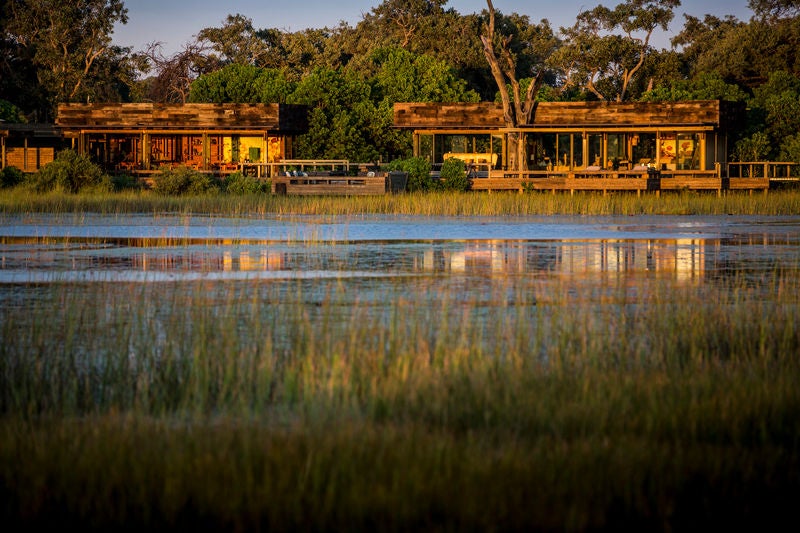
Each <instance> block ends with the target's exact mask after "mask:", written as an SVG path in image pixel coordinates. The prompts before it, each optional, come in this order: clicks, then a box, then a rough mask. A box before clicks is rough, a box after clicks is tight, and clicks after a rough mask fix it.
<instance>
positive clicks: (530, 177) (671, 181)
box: [470, 171, 770, 195]
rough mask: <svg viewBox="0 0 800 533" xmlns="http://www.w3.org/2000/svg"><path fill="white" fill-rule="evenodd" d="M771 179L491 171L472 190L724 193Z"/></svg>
mask: <svg viewBox="0 0 800 533" xmlns="http://www.w3.org/2000/svg"><path fill="white" fill-rule="evenodd" d="M769 181H770V180H769V178H727V177H721V176H719V175H717V173H715V172H714V171H706V172H702V171H688V172H687V171H684V172H680V171H678V172H661V173H652V174H648V173H647V172H631V171H621V172H614V171H600V172H585V171H581V172H568V173H561V174H542V173H525V174H524V175H523V176H522V177H520V176H519V174H517V175H513V176H510V175H508V174H504V173H503V172H492V173H491V175H490V177H488V178H473V179H471V180H470V182H471V184H472V187H471V189H472V190H473V191H489V192H492V191H517V192H524V191H549V192H552V193H556V192H569V193H575V192H576V191H594V192H602V193H604V194H605V193H609V192H617V191H620V192H622V191H627V192H636V193H637V195H641V193H642V192H653V193H656V194H659V193H660V192H661V191H683V190H687V191H713V192H716V193H717V194H722V192H723V191H734V190H745V191H751V192H752V191H763V192H766V191H767V190H768V189H769Z"/></svg>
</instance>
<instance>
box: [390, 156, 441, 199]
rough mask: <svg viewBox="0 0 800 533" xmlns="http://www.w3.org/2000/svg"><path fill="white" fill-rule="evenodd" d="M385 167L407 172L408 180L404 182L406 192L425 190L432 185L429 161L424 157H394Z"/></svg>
mask: <svg viewBox="0 0 800 533" xmlns="http://www.w3.org/2000/svg"><path fill="white" fill-rule="evenodd" d="M387 168H388V170H390V171H391V170H399V171H402V172H408V181H407V182H406V190H407V191H408V192H416V191H427V190H430V189H431V187H432V183H431V162H430V161H428V160H427V159H425V158H424V157H409V158H408V159H395V160H394V161H392V162H391V163H389V165H387Z"/></svg>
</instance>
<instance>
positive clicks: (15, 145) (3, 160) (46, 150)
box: [0, 122, 69, 172]
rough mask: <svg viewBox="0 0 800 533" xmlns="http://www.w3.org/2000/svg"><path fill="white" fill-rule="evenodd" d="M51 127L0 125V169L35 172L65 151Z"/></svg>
mask: <svg viewBox="0 0 800 533" xmlns="http://www.w3.org/2000/svg"><path fill="white" fill-rule="evenodd" d="M68 146H69V145H68V144H65V143H64V140H63V137H62V136H61V133H60V132H59V131H58V130H57V129H56V128H55V127H53V125H52V124H46V125H42V124H33V125H32V124H8V123H4V122H0V169H2V168H5V167H16V168H18V169H20V170H21V171H23V172H36V171H37V170H39V169H40V168H42V167H43V166H44V165H46V164H47V163H50V162H51V161H53V159H54V158H55V154H56V152H57V151H58V150H59V149H61V148H65V147H68Z"/></svg>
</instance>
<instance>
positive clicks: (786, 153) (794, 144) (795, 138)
mask: <svg viewBox="0 0 800 533" xmlns="http://www.w3.org/2000/svg"><path fill="white" fill-rule="evenodd" d="M780 159H781V161H791V162H793V163H800V133H798V134H797V135H790V136H788V137H786V139H784V141H783V144H782V145H781V156H780Z"/></svg>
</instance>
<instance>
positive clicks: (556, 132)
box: [394, 100, 769, 192]
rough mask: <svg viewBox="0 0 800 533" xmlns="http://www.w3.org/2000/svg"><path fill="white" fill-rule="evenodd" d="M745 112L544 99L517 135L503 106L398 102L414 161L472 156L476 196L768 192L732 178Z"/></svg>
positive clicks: (735, 107) (757, 182) (736, 107)
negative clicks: (731, 160)
mask: <svg viewBox="0 0 800 533" xmlns="http://www.w3.org/2000/svg"><path fill="white" fill-rule="evenodd" d="M743 114H744V108H743V107H742V106H741V105H740V104H736V103H733V102H724V101H719V100H709V101H692V102H663V103H655V102H540V103H539V104H538V107H537V109H536V112H535V116H534V123H533V124H526V125H523V126H521V127H520V128H518V129H516V130H512V129H509V128H507V127H506V124H505V122H504V120H503V108H502V105H501V104H498V103H487V102H483V103H460V104H431V103H398V104H395V107H394V125H395V127H397V128H402V129H405V130H410V131H412V132H413V150H414V155H415V156H418V157H423V158H426V159H428V160H429V161H430V162H431V164H432V165H433V168H434V169H437V168H440V167H441V164H442V163H443V162H444V160H445V159H447V158H450V157H457V158H459V159H462V160H464V161H465V162H466V163H467V165H468V166H469V167H470V169H471V176H472V177H473V179H472V180H471V182H472V188H473V189H477V190H481V189H483V190H501V189H511V190H523V189H525V188H528V189H531V190H536V189H541V190H552V191H556V190H569V191H575V190H602V191H608V190H635V191H643V190H654V191H660V190H668V189H701V190H702V189H705V190H714V191H717V192H721V191H722V190H726V189H750V190H755V189H761V190H766V189H767V188H768V187H769V178H768V177H764V178H735V179H731V178H729V176H728V175H727V174H728V173H727V165H728V156H729V150H730V144H731V141H730V138H731V134H732V133H733V132H735V131H736V130H737V129H738V128H739V127H741V120H742V118H743ZM512 132H513V133H517V134H518V135H520V136H521V138H522V139H523V140H522V141H521V142H524V143H525V150H524V151H523V153H524V154H527V161H525V164H524V165H523V167H524V168H525V170H512V169H511V168H510V165H509V164H508V162H509V160H510V158H511V157H510V156H513V155H514V154H511V153H509V142H508V137H509V134H510V133H512Z"/></svg>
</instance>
